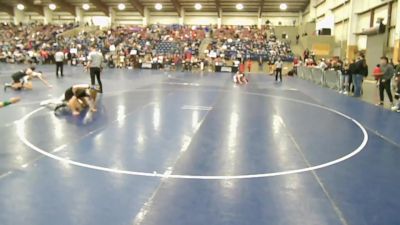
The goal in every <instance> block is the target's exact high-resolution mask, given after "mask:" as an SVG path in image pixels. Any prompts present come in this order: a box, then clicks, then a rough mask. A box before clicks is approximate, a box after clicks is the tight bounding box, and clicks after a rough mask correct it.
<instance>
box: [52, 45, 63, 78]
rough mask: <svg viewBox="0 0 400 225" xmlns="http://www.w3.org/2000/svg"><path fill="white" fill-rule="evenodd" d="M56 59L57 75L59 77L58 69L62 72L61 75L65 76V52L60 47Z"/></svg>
mask: <svg viewBox="0 0 400 225" xmlns="http://www.w3.org/2000/svg"><path fill="white" fill-rule="evenodd" d="M54 59H55V61H56V76H57V78H58V71H60V72H61V77H63V76H64V68H63V67H64V52H63V51H61V49H59V50H58V51H57V52H56V54H55V55H54Z"/></svg>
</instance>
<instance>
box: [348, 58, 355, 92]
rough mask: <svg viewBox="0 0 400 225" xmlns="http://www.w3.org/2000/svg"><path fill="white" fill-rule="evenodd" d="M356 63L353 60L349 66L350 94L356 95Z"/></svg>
mask: <svg viewBox="0 0 400 225" xmlns="http://www.w3.org/2000/svg"><path fill="white" fill-rule="evenodd" d="M355 65H356V61H355V60H354V59H353V60H351V62H350V65H349V92H351V93H354V85H353V74H355Z"/></svg>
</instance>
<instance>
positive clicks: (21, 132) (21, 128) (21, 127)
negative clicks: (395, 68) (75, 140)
mask: <svg viewBox="0 0 400 225" xmlns="http://www.w3.org/2000/svg"><path fill="white" fill-rule="evenodd" d="M243 93H245V94H249V95H254V96H261V97H269V98H276V99H281V100H286V101H290V102H296V103H300V104H304V105H308V106H312V107H316V108H320V109H324V110H327V111H330V112H332V113H335V114H337V115H339V116H341V117H344V118H345V119H348V120H350V121H351V122H353V123H354V124H356V125H357V126H358V127H359V128H360V130H361V131H362V133H363V135H364V138H363V141H362V143H361V144H360V146H358V147H357V148H356V149H355V150H354V151H352V152H351V153H349V154H347V155H345V156H343V157H341V158H338V159H336V160H333V161H330V162H327V163H324V164H320V165H317V166H312V167H306V168H302V169H295V170H287V171H281V172H274V173H260V174H245V175H232V176H224V175H216V176H201V175H184V174H164V173H157V172H153V173H149V172H136V171H129V170H121V169H111V168H107V167H102V166H95V165H91V164H87V163H81V162H77V161H73V160H70V159H65V158H62V157H60V156H57V155H54V154H52V153H49V152H47V151H45V150H43V149H41V148H39V147H37V146H35V145H34V144H32V143H31V142H29V141H28V140H27V138H26V137H25V121H26V120H28V119H29V118H30V117H31V116H32V115H34V114H35V113H37V112H39V111H41V110H43V109H44V108H43V107H41V108H38V109H36V110H34V111H32V112H30V113H28V114H27V115H25V116H24V117H23V118H22V119H20V120H19V121H18V122H17V135H18V137H19V139H20V140H21V141H22V142H23V143H24V144H25V145H26V146H28V147H30V148H31V149H33V150H35V151H36V152H38V153H41V154H43V155H45V156H47V157H49V158H51V159H55V160H57V161H60V162H63V163H67V164H70V165H74V166H79V167H83V168H88V169H93V170H97V171H104V172H110V173H117V174H126V175H135V176H145V177H157V178H173V179H197V180H232V179H251V178H265V177H276V176H283V175H289V174H297V173H304V172H309V171H313V170H318V169H322V168H326V167H329V166H333V165H335V164H338V163H341V162H343V161H345V160H348V159H350V158H352V157H354V156H355V155H357V154H358V153H360V152H361V151H362V150H363V149H364V147H365V146H366V145H367V143H368V133H367V131H366V129H365V128H364V127H363V126H362V125H361V124H360V123H359V122H358V121H357V120H355V119H353V118H352V117H350V116H348V115H345V114H343V113H341V112H339V111H337V110H334V109H331V108H328V107H325V106H321V105H317V104H313V103H309V102H305V101H301V100H295V99H290V98H285V97H279V96H273V95H268V94H258V93H252V92H243Z"/></svg>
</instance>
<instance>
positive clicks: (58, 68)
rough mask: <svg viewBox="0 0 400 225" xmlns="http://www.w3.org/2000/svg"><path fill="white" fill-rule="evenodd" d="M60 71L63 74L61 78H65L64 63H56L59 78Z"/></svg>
mask: <svg viewBox="0 0 400 225" xmlns="http://www.w3.org/2000/svg"><path fill="white" fill-rule="evenodd" d="M58 71H60V72H61V76H62V77H63V76H64V62H56V76H57V77H58Z"/></svg>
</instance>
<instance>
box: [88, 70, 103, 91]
mask: <svg viewBox="0 0 400 225" xmlns="http://www.w3.org/2000/svg"><path fill="white" fill-rule="evenodd" d="M100 72H101V69H100V68H99V67H91V68H90V80H91V82H92V85H95V83H96V82H95V78H97V83H99V86H100V93H103V85H102V84H101V79H100Z"/></svg>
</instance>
